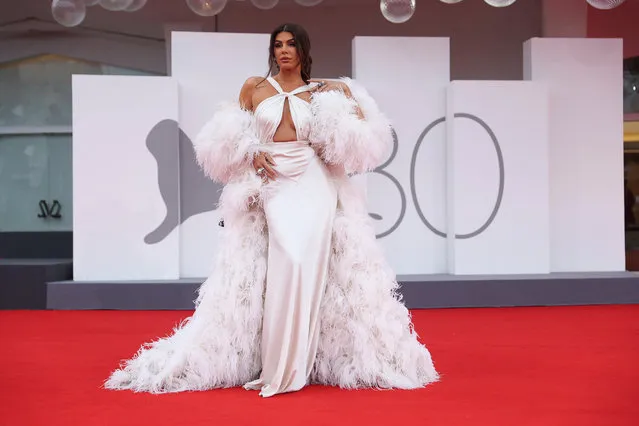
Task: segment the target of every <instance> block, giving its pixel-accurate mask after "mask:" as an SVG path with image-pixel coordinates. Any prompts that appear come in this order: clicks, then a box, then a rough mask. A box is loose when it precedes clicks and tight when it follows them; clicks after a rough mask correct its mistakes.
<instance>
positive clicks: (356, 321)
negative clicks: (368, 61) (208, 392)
mask: <svg viewBox="0 0 639 426" xmlns="http://www.w3.org/2000/svg"><path fill="white" fill-rule="evenodd" d="M269 52H270V55H269V62H270V72H269V77H268V78H266V79H264V78H260V77H252V78H249V79H248V80H247V81H246V82H245V84H244V85H243V87H242V88H241V90H240V97H239V103H234V104H230V105H225V106H223V107H221V108H220V110H219V111H218V112H217V113H216V114H215V116H214V117H213V119H212V120H211V121H210V122H209V123H207V124H206V125H205V126H204V128H203V129H202V131H201V132H200V134H199V135H198V137H197V138H196V140H195V143H194V145H195V151H196V156H197V159H198V162H199V164H200V166H201V167H202V169H203V170H204V171H205V173H207V175H208V176H209V177H210V178H212V179H214V180H217V181H220V182H222V183H224V184H225V188H224V191H223V194H222V196H221V198H220V206H219V208H220V209H221V211H222V213H223V217H224V219H225V221H224V228H223V229H222V231H221V243H220V245H221V247H222V248H221V250H220V253H219V255H218V257H217V259H216V263H215V268H214V271H213V273H212V275H211V276H210V277H209V278H208V279H207V280H206V282H204V284H202V286H201V287H200V289H199V295H198V299H197V300H196V310H195V312H194V314H193V316H192V317H190V318H188V319H187V320H186V321H185V322H184V323H182V324H181V325H180V326H179V327H177V328H176V329H175V330H174V334H173V335H171V336H169V337H166V338H163V339H159V340H157V341H155V342H153V343H151V344H146V345H144V346H142V348H140V350H139V351H138V353H137V355H136V356H135V357H134V358H133V359H131V360H128V361H126V363H125V364H124V365H123V366H122V368H121V369H120V370H117V371H115V372H114V373H113V374H112V375H111V377H110V378H109V379H108V380H107V382H106V387H107V388H109V389H131V390H134V391H147V392H153V393H161V392H178V391H186V390H204V389H211V388H220V387H232V386H242V385H243V386H244V387H245V388H246V389H254V390H259V391H260V395H261V396H264V397H268V396H273V395H276V394H280V393H285V392H292V391H297V390H300V389H301V388H303V387H304V386H305V385H307V384H308V383H321V384H327V385H335V386H340V387H343V388H362V387H375V388H403V389H413V388H418V387H422V386H424V385H426V384H428V383H430V382H433V381H436V380H437V379H438V374H437V372H436V371H435V369H434V367H433V363H432V360H431V357H430V354H429V352H428V350H427V349H426V348H425V347H424V346H422V345H421V344H420V343H419V342H418V340H417V336H416V334H415V333H414V331H413V328H412V324H411V322H410V315H409V312H408V310H407V309H406V308H405V306H404V305H403V304H402V303H401V301H400V298H399V295H398V293H397V282H396V281H395V277H394V274H393V272H392V271H391V270H390V268H389V267H388V266H387V264H386V262H385V260H384V257H383V255H382V253H381V251H380V249H379V247H378V245H377V242H376V241H375V235H374V232H373V230H372V229H371V227H370V225H369V222H368V214H367V211H366V207H365V203H364V201H363V200H362V199H361V197H360V196H359V193H358V191H356V190H355V189H354V188H353V186H352V184H351V182H350V181H349V179H348V175H349V174H353V173H363V172H366V171H369V170H372V169H374V168H375V167H376V166H378V165H379V164H381V163H382V162H383V161H384V160H385V158H386V157H385V156H387V155H388V153H389V151H390V147H391V145H392V133H391V128H390V125H389V123H388V121H387V120H386V118H385V117H384V116H383V115H382V114H381V113H380V111H379V110H378V108H377V106H376V104H375V102H374V101H373V100H372V99H371V98H370V96H368V94H367V93H366V92H365V91H364V89H362V88H361V87H359V86H357V85H356V84H355V83H354V82H353V81H351V80H349V79H342V80H341V81H339V82H330V83H327V82H324V81H319V82H317V81H313V82H311V80H310V76H311V56H310V41H309V38H308V35H307V34H306V32H305V31H304V29H303V28H301V27H300V26H298V25H292V24H286V25H283V26H280V27H278V28H277V29H276V30H275V31H274V32H273V33H272V35H271V41H270V47H269ZM273 71H277V73H276V75H275V76H273V77H271V76H270V75H271V74H272V72H273Z"/></svg>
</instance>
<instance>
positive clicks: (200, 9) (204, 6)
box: [186, 0, 226, 16]
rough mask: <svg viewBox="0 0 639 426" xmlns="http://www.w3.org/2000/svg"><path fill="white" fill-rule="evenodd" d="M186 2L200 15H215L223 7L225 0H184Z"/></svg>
mask: <svg viewBox="0 0 639 426" xmlns="http://www.w3.org/2000/svg"><path fill="white" fill-rule="evenodd" d="M186 4H187V5H188V6H189V8H190V9H191V10H192V11H193V12H195V13H197V14H198V15H200V16H215V15H217V14H218V13H220V12H221V11H222V9H224V7H225V6H226V0H186Z"/></svg>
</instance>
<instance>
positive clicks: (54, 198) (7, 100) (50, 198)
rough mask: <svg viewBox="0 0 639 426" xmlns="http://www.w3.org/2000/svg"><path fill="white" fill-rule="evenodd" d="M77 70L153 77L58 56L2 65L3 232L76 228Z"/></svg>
mask: <svg viewBox="0 0 639 426" xmlns="http://www.w3.org/2000/svg"><path fill="white" fill-rule="evenodd" d="M73 74H98V75H151V74H150V73H146V72H141V71H137V70H131V69H126V68H120V67H114V66H110V65H104V64H99V63H93V62H87V61H82V60H78V59H73V58H68V57H62V56H56V55H42V56H37V57H33V58H27V59H23V60H20V61H15V62H9V63H4V64H0V93H2V96H0V232H11V231H13V232H16V231H19V232H29V231H31V232H33V231H71V230H72V229H73V195H72V188H73V185H72V182H73V181H72V132H71V122H72V96H71V93H72V90H71V76H72V75H73Z"/></svg>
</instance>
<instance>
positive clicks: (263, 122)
mask: <svg viewBox="0 0 639 426" xmlns="http://www.w3.org/2000/svg"><path fill="white" fill-rule="evenodd" d="M267 80H268V82H269V83H271V85H272V86H273V88H275V90H277V94H276V95H273V96H271V97H269V98H266V99H264V100H263V101H262V102H260V103H259V104H258V106H257V107H256V108H255V127H256V129H255V130H256V132H257V136H258V139H259V140H260V141H261V142H270V141H272V140H273V136H274V135H275V132H276V131H277V128H278V127H279V125H280V123H281V122H282V117H283V115H284V106H285V104H286V103H287V101H288V107H289V110H290V112H291V118H292V120H293V125H294V126H295V129H296V131H297V139H298V140H308V137H309V135H310V133H311V120H312V119H313V115H312V113H311V105H310V103H309V102H306V101H305V100H304V99H302V98H300V97H299V96H297V95H299V94H300V93H303V92H306V91H308V90H310V89H311V86H310V85H304V86H300V87H298V88H297V89H295V90H293V91H291V92H285V91H284V90H282V88H281V87H280V85H279V83H278V82H277V81H276V80H275V79H274V78H272V77H268V78H267Z"/></svg>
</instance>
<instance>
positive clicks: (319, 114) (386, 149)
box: [310, 78, 393, 174]
mask: <svg viewBox="0 0 639 426" xmlns="http://www.w3.org/2000/svg"><path fill="white" fill-rule="evenodd" d="M341 81H342V82H343V83H345V84H346V85H347V86H348V88H349V89H350V91H351V94H352V97H348V96H346V95H345V94H344V93H342V92H340V91H328V92H319V93H315V94H314V95H313V100H312V102H311V107H312V110H313V124H312V131H311V136H310V141H311V143H314V144H317V145H319V146H321V150H322V153H323V154H322V155H323V158H324V160H325V161H326V162H327V163H329V164H336V165H341V166H343V167H344V169H345V170H346V172H347V173H349V174H352V173H365V172H368V171H371V170H373V169H375V168H376V167H378V166H379V165H381V164H382V163H383V162H384V161H385V160H386V159H387V158H388V155H389V154H390V152H391V150H392V147H393V133H392V128H391V124H390V122H389V120H388V119H387V118H386V116H385V115H384V114H383V113H382V112H381V111H380V109H379V107H378V106H377V103H376V102H375V100H374V99H373V98H372V97H371V96H370V95H369V94H368V92H367V91H366V89H364V88H363V87H362V86H361V85H359V84H357V83H356V82H355V81H354V80H351V79H349V78H342V79H341ZM357 107H359V108H360V109H361V111H362V113H363V115H364V119H360V118H359V117H358V115H357Z"/></svg>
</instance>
